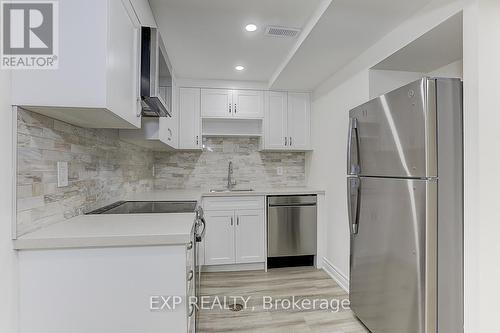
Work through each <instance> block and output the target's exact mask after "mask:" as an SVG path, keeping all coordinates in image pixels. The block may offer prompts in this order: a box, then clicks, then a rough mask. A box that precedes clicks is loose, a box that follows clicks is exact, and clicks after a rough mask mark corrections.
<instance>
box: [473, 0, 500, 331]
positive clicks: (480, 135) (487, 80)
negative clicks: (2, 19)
mask: <svg viewBox="0 0 500 333" xmlns="http://www.w3.org/2000/svg"><path fill="white" fill-rule="evenodd" d="M499 17H500V1H498V0H475V1H473V2H472V4H471V5H470V6H468V7H467V8H466V10H465V11H464V84H465V87H464V92H465V96H464V97H465V115H464V116H465V117H464V124H465V184H464V185H465V314H466V317H465V319H466V322H465V325H466V326H465V332H467V333H468V332H471V333H472V332H474V333H475V332H497V331H498V309H499V306H498V300H499V299H500V284H499V283H498V280H499V279H500V266H499V265H498V258H499V256H500V242H499V241H498V235H499V234H500V217H499V214H498V204H499V189H500V179H499V178H498V177H496V175H497V174H498V170H500V148H499V143H500V131H499V128H500V125H499V124H500V99H499V98H498V96H499V94H500V85H499V84H498V78H499V77H500V62H499V61H498V59H500V43H498V36H500V20H499Z"/></svg>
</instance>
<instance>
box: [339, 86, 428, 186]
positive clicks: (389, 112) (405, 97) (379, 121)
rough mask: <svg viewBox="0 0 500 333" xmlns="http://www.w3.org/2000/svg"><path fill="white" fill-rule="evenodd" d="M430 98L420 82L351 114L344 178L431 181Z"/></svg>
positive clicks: (357, 109) (372, 101)
mask: <svg viewBox="0 0 500 333" xmlns="http://www.w3.org/2000/svg"><path fill="white" fill-rule="evenodd" d="M435 95H436V81H435V80H432V79H422V80H419V81H416V82H413V83H410V84H408V85H406V86H404V87H402V88H399V89H397V90H394V91H392V92H390V93H387V94H385V95H383V96H380V97H378V98H376V99H374V100H371V101H370V102H368V103H365V104H363V105H361V106H359V107H357V108H355V109H353V110H351V111H350V112H349V117H350V130H349V143H348V151H349V155H350V156H348V164H351V165H348V174H351V175H352V174H358V175H363V176H380V177H401V178H406V177H411V178H426V177H436V176H437V153H436V150H437V144H436V123H437V118H436V96H435ZM353 164H357V165H353Z"/></svg>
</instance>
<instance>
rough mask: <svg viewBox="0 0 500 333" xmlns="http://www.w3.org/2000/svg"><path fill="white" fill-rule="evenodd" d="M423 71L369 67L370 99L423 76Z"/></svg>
mask: <svg viewBox="0 0 500 333" xmlns="http://www.w3.org/2000/svg"><path fill="white" fill-rule="evenodd" d="M424 76H425V74H424V73H417V72H404V71H387V70H379V69H370V99H371V98H375V97H378V96H380V95H383V94H385V93H387V92H389V91H391V90H394V89H396V88H399V87H402V86H404V85H406V84H408V83H410V82H413V81H416V80H418V79H420V78H422V77H424Z"/></svg>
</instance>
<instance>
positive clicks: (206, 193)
mask: <svg viewBox="0 0 500 333" xmlns="http://www.w3.org/2000/svg"><path fill="white" fill-rule="evenodd" d="M235 189H238V187H236V188H235ZM297 194H325V191H324V190H319V189H315V188H311V187H272V188H257V189H254V190H253V191H232V192H229V191H228V192H210V190H204V189H199V190H182V189H179V190H177V189H172V190H166V191H151V192H145V193H137V194H134V195H131V196H129V197H127V199H126V200H132V201H170V200H188V201H189V200H200V199H201V198H203V197H234V196H263V195H266V196H267V195H297Z"/></svg>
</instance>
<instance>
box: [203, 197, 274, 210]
mask: <svg viewBox="0 0 500 333" xmlns="http://www.w3.org/2000/svg"><path fill="white" fill-rule="evenodd" d="M263 208H264V196H249V197H243V196H236V197H209V198H204V199H203V210H206V211H210V210H233V209H263Z"/></svg>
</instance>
